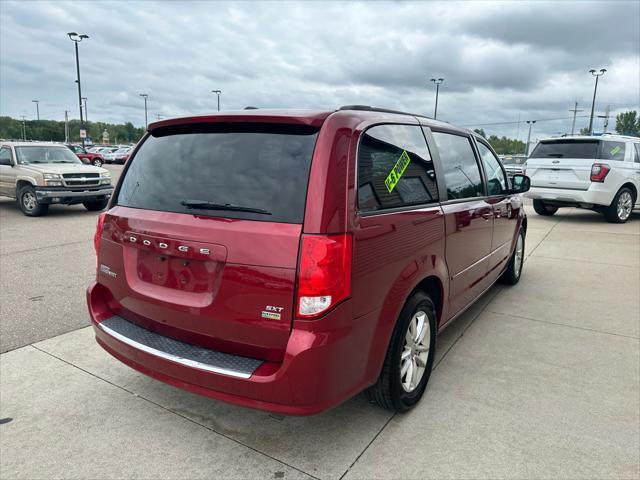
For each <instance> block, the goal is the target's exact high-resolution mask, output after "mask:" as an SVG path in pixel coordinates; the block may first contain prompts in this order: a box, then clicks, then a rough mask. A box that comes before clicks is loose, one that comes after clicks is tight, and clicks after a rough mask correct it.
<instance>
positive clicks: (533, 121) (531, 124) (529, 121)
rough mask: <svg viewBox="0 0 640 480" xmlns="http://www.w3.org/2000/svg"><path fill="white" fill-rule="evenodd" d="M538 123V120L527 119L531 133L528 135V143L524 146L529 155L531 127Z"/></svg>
mask: <svg viewBox="0 0 640 480" xmlns="http://www.w3.org/2000/svg"><path fill="white" fill-rule="evenodd" d="M534 123H536V120H527V124H528V125H529V135H527V145H526V147H525V148H524V153H525V154H526V155H527V156H529V143H530V142H531V127H533V124H534Z"/></svg>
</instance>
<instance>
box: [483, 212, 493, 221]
mask: <svg viewBox="0 0 640 480" xmlns="http://www.w3.org/2000/svg"><path fill="white" fill-rule="evenodd" d="M481 215H482V218H484V219H485V220H489V219H490V218H491V212H484V213H482V214H481Z"/></svg>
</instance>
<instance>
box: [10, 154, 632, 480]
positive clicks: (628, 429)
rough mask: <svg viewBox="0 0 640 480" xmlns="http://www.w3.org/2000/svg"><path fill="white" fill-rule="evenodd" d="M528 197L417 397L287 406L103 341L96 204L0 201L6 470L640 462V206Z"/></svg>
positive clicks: (594, 468) (595, 467)
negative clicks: (190, 383)
mask: <svg viewBox="0 0 640 480" xmlns="http://www.w3.org/2000/svg"><path fill="white" fill-rule="evenodd" d="M120 168H121V167H110V169H112V170H118V169H120ZM528 213H529V231H528V234H527V242H526V254H527V258H526V263H525V266H524V272H523V277H522V280H521V282H520V283H519V284H518V285H517V286H515V287H504V286H496V287H494V288H492V289H491V290H490V291H489V292H488V293H487V294H486V295H485V296H484V297H483V298H482V299H481V300H480V301H479V302H478V303H477V304H476V305H475V306H474V307H472V308H471V309H470V310H469V311H468V312H466V313H465V314H464V315H463V316H462V317H461V318H459V319H458V320H456V321H455V322H454V323H453V325H452V326H450V327H449V328H447V329H446V330H445V331H444V332H443V333H442V334H441V335H440V337H439V339H438V348H437V360H436V361H437V364H436V367H435V370H434V373H433V375H432V377H431V380H430V383H429V387H428V389H427V392H426V394H425V397H424V398H423V400H422V402H421V403H420V404H419V405H418V406H417V407H416V408H415V409H414V410H413V411H411V412H410V413H408V414H404V415H394V414H391V413H390V412H387V411H385V410H382V409H380V408H378V407H375V406H374V405H371V404H370V403H369V402H368V401H367V400H366V398H365V397H364V395H358V396H356V397H355V398H353V399H351V400H349V401H347V402H345V403H344V404H343V405H341V406H339V407H337V408H335V409H333V410H331V411H329V412H326V413H324V414H321V415H316V416H313V417H306V418H299V417H282V416H279V415H272V414H268V413H265V412H258V411H254V410H250V409H245V408H241V407H235V406H231V405H227V404H224V403H221V402H217V401H213V400H210V399H207V398H203V397H199V396H196V395H193V394H190V393H187V392H184V391H182V390H178V389H176V388H173V387H170V386H167V385H164V384H162V383H160V382H157V381H155V380H152V379H150V378H148V377H145V376H144V375H141V374H139V373H137V372H135V371H133V370H131V369H129V368H128V367H125V366H124V365H122V364H121V363H120V362H118V361H116V360H115V359H113V358H112V357H110V356H109V355H108V354H107V353H105V352H104V351H103V350H102V349H101V348H100V347H98V346H97V345H96V343H95V341H94V340H93V333H92V330H91V328H89V327H86V325H88V319H87V313H86V307H85V299H84V290H85V288H86V286H87V285H88V283H89V282H90V281H91V279H92V278H93V276H94V269H95V258H94V253H93V245H92V241H91V240H92V236H93V231H94V226H95V222H96V214H94V213H89V212H86V211H84V209H83V207H82V206H80V207H71V208H67V209H65V208H64V207H56V208H52V209H51V215H50V216H49V217H44V218H39V219H28V218H26V217H23V216H22V214H21V213H20V212H19V211H18V210H17V208H16V207H15V206H14V205H13V204H12V202H10V201H7V200H4V199H3V200H0V254H1V256H0V260H1V262H2V263H1V270H0V282H1V288H2V298H1V303H0V313H1V315H0V344H1V346H2V351H5V352H7V353H3V354H2V355H0V419H6V421H5V423H2V421H1V420H0V478H2V479H13V478H25V479H26V478H276V479H279V478H285V479H290V478H322V479H340V478H345V479H360V478H362V479H365V478H389V479H395V478H492V479H494V478H523V479H524V478H554V479H555V478H584V479H592V478H639V477H640V215H639V214H638V213H634V215H633V218H632V219H631V220H630V221H629V222H628V223H627V224H624V225H612V224H608V223H605V222H604V220H603V219H602V216H600V215H598V214H595V213H592V212H587V211H580V210H575V209H566V210H560V211H559V213H558V214H556V215H555V216H553V217H546V218H545V217H540V216H537V215H536V214H535V213H533V211H532V209H529V208H528Z"/></svg>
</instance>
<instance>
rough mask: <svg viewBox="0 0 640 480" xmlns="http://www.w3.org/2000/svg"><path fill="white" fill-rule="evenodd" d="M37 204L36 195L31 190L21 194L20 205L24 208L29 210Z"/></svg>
mask: <svg viewBox="0 0 640 480" xmlns="http://www.w3.org/2000/svg"><path fill="white" fill-rule="evenodd" d="M37 204H38V201H37V200H36V196H35V195H34V194H33V193H32V192H25V193H24V195H22V205H23V206H24V208H25V210H27V211H29V212H31V211H32V210H33V209H34V208H36V205H37Z"/></svg>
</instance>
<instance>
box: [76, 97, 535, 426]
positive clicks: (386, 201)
mask: <svg viewBox="0 0 640 480" xmlns="http://www.w3.org/2000/svg"><path fill="white" fill-rule="evenodd" d="M528 185H529V180H528V178H527V177H525V176H523V175H516V176H515V177H514V180H513V183H512V184H510V183H509V182H508V180H507V175H506V173H505V171H504V168H503V167H502V165H501V164H500V162H499V160H498V159H497V156H496V155H495V152H494V151H493V150H492V149H491V147H490V146H489V144H487V143H486V141H485V140H484V139H482V138H481V137H479V136H476V135H475V134H473V133H472V132H470V131H468V130H464V129H461V128H457V127H454V126H451V125H449V124H447V123H443V122H438V121H435V120H430V119H427V118H424V117H420V116H416V115H411V114H404V113H400V112H392V111H389V110H382V109H374V108H371V107H364V106H349V107H343V108H341V109H339V110H337V111H334V112H307V111H305V112H300V111H268V110H264V111H263V110H251V111H242V112H237V113H223V114H218V115H211V116H197V117H189V118H178V119H168V120H162V121H159V122H156V123H153V124H150V125H149V128H148V132H147V134H146V136H145V138H143V140H142V141H141V142H140V143H139V145H138V146H137V147H136V149H135V151H134V152H133V153H132V156H131V158H130V160H129V162H128V163H127V165H126V167H125V169H124V171H123V174H122V177H121V179H120V181H119V182H118V185H117V187H116V190H115V192H114V196H113V198H112V201H111V203H110V206H109V209H108V210H107V211H106V212H105V213H104V214H102V216H101V217H100V218H99V221H98V227H97V231H96V235H95V248H96V251H97V257H98V258H97V279H96V282H95V283H93V284H92V285H91V286H90V287H89V289H88V291H87V300H88V306H89V312H90V315H91V319H92V322H93V325H94V329H95V334H96V338H97V341H98V343H99V344H100V345H101V346H102V347H103V348H104V349H105V350H107V351H108V352H109V353H110V354H112V355H113V356H114V357H116V358H117V359H119V360H121V361H122V362H124V363H125V364H127V365H129V366H131V367H133V368H134V369H136V370H138V371H140V372H142V373H144V374H147V375H149V376H151V377H154V378H156V379H158V380H161V381H163V382H166V383H168V384H171V385H174V386H177V387H179V388H182V389H185V390H188V391H191V392H195V393H198V394H202V395H206V396H209V397H212V398H215V399H219V400H224V401H227V402H231V403H235V404H238V405H244V406H248V407H253V408H258V409H263V410H268V411H273V412H279V413H284V414H293V415H309V414H314V413H318V412H321V411H323V410H326V409H328V408H331V407H333V406H335V405H337V404H339V403H340V402H342V401H344V400H345V399H347V398H349V397H351V396H353V395H355V394H356V393H358V392H360V391H362V390H365V389H367V391H368V394H369V396H370V398H371V399H372V400H373V401H374V402H375V403H377V404H379V405H380V406H382V407H385V408H388V409H392V410H396V411H401V412H402V411H406V410H408V409H410V408H411V407H412V406H414V405H415V404H416V403H417V402H418V401H419V399H420V398H421V396H422V394H423V392H424V390H425V387H426V384H427V381H428V379H429V375H430V373H431V368H432V364H433V358H434V352H435V345H436V334H437V333H438V332H439V331H441V330H442V329H443V328H444V327H446V326H447V325H448V324H449V323H450V322H451V321H452V320H453V319H454V318H456V317H457V316H458V315H460V314H461V313H462V312H464V311H465V309H467V308H468V307H469V306H470V305H471V304H473V302H474V301H475V300H476V299H477V298H478V297H480V296H481V295H482V294H483V292H485V291H486V290H487V289H488V288H489V287H490V286H491V285H492V284H493V283H494V282H496V281H497V280H499V279H500V280H502V281H503V282H505V283H507V284H515V283H517V282H518V280H519V278H520V274H521V270H522V263H523V252H524V242H525V234H526V229H527V219H526V217H525V214H524V210H523V206H522V201H521V198H520V196H519V195H518V194H519V193H521V192H524V191H526V190H527V189H528Z"/></svg>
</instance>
